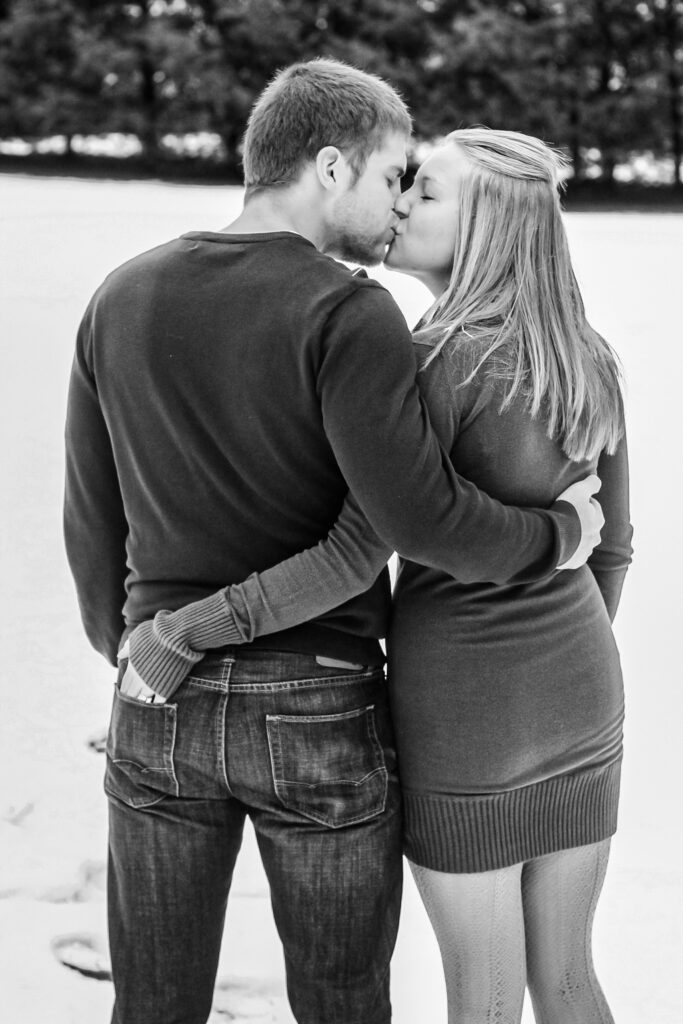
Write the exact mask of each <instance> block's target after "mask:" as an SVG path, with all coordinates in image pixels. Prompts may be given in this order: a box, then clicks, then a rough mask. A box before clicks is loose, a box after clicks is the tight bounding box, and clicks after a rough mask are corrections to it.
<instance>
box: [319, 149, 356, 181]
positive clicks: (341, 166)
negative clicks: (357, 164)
mask: <svg viewBox="0 0 683 1024" xmlns="http://www.w3.org/2000/svg"><path fill="white" fill-rule="evenodd" d="M315 169H316V173H317V175H318V181H319V182H320V184H321V185H322V186H323V188H326V189H329V190H331V189H335V188H339V186H340V185H344V184H345V183H346V179H347V177H348V163H347V161H346V157H345V156H344V154H343V153H342V152H341V150H339V149H337V147H336V146H324V147H323V149H321V150H320V151H319V153H318V155H317V157H316V159H315Z"/></svg>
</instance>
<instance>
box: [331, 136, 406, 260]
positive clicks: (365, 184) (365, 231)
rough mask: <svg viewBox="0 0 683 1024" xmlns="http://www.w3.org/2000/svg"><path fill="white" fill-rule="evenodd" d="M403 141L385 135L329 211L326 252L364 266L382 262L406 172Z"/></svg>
mask: <svg viewBox="0 0 683 1024" xmlns="http://www.w3.org/2000/svg"><path fill="white" fill-rule="evenodd" d="M407 141H408V140H407V138H406V136H405V135H403V134H400V133H396V132H392V133H390V134H388V135H386V136H385V137H384V139H383V141H382V143H381V145H380V146H379V147H378V148H377V149H375V150H373V151H372V153H371V154H370V156H369V157H368V161H367V164H366V165H365V168H364V169H363V171H362V173H361V174H360V176H359V177H358V179H357V180H356V181H355V182H354V183H353V184H352V185H350V186H349V188H348V189H347V190H346V191H345V192H344V193H343V194H342V195H341V196H339V198H338V199H337V201H336V203H335V207H334V211H333V229H334V230H335V237H334V239H333V242H332V244H330V246H329V247H328V251H330V252H333V253H334V254H335V255H336V256H339V257H341V259H345V260H350V261H352V262H355V263H361V264H364V265H366V266H375V265H376V264H378V263H381V262H382V260H383V259H384V254H385V252H386V249H387V246H388V245H389V243H390V242H391V241H392V239H393V237H394V234H393V227H394V225H395V224H396V223H397V219H398V218H397V217H396V214H395V213H394V203H395V201H396V199H397V198H398V196H399V195H400V192H401V177H402V175H403V174H404V173H405V169H406V143H407Z"/></svg>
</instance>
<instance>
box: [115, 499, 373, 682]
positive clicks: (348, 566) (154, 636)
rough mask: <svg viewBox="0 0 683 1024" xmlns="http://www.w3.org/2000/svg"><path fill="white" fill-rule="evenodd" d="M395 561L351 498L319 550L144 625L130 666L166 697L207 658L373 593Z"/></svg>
mask: <svg viewBox="0 0 683 1024" xmlns="http://www.w3.org/2000/svg"><path fill="white" fill-rule="evenodd" d="M391 554H392V551H391V549H390V548H389V547H387V545H386V544H385V542H384V541H382V540H380V538H379V537H378V536H377V534H376V533H375V532H374V530H373V529H372V527H371V526H370V524H369V523H368V521H367V519H366V518H365V515H364V514H363V512H362V511H361V509H360V507H359V505H358V504H357V503H356V501H355V500H354V498H353V497H352V496H351V495H349V496H347V498H346V501H345V502H344V504H343V506H342V509H341V512H340V514H339V518H338V519H337V521H336V523H335V524H334V526H333V527H332V529H331V530H330V532H329V534H328V535H327V537H325V538H324V539H323V540H321V541H320V542H319V543H318V544H316V546H315V547H313V548H308V549H307V550H306V551H301V552H299V553H298V554H296V555H293V556H292V557H291V558H288V559H286V560H285V561H283V562H280V563H279V564H278V565H275V566H272V567H271V568H269V569H266V570H264V571H263V572H260V573H252V575H251V576H249V577H248V578H247V579H246V580H244V582H243V583H238V584H236V585H234V586H230V587H225V588H224V589H223V590H219V591H218V592H217V593H215V594H212V595H211V596H210V597H207V598H204V599H202V600H200V601H194V602H193V603H192V604H189V605H186V606H185V607H184V608H180V609H178V610H177V611H174V612H170V611H160V612H157V614H156V615H155V617H154V619H153V620H151V621H149V622H143V623H141V624H140V625H139V626H138V627H137V628H136V629H135V630H134V631H133V632H132V633H131V635H130V638H129V640H130V659H131V663H132V665H133V667H134V668H135V670H136V672H137V673H138V674H139V675H140V676H141V677H142V679H144V681H145V682H146V683H147V685H148V686H150V687H151V688H152V689H153V690H156V692H157V693H159V694H161V695H162V696H164V697H168V696H170V694H171V693H172V692H173V690H175V689H176V687H177V686H178V685H179V684H180V683H181V682H182V680H183V679H184V678H185V676H186V675H187V674H188V672H189V671H190V669H191V668H192V665H194V664H195V663H196V662H197V661H199V660H200V659H201V658H202V657H203V656H204V652H205V651H207V650H210V649H211V648H215V647H223V646H225V645H226V644H241V643H248V642H249V641H250V640H253V639H254V638H255V637H258V636H264V635H265V634H268V633H276V632H279V631H280V630H282V629H289V628H291V627H292V626H298V625H299V624H300V623H302V622H306V621H308V620H309V619H313V618H317V617H318V616H319V615H322V614H324V613H325V612H327V611H330V610H331V609H332V608H336V607H337V606H338V605H340V604H343V603H344V602H345V601H348V600H350V599H351V598H353V597H356V596H357V595H358V594H362V593H363V592H364V591H366V590H368V589H369V587H371V586H372V584H373V583H374V582H375V580H376V579H377V577H378V576H379V574H380V572H381V571H382V569H383V568H384V566H385V565H386V563H387V561H388V560H389V558H390V556H391Z"/></svg>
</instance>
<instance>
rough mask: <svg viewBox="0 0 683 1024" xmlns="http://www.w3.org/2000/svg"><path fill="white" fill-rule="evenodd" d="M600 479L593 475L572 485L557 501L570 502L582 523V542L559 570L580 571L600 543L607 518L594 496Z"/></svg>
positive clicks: (559, 566) (598, 487)
mask: <svg viewBox="0 0 683 1024" xmlns="http://www.w3.org/2000/svg"><path fill="white" fill-rule="evenodd" d="M600 487H601V481H600V478H599V477H597V476H595V475H593V476H587V477H586V478H585V479H584V480H579V481H578V483H575V484H572V485H571V487H568V488H567V490H566V491H562V494H558V496H557V499H556V500H557V501H568V502H569V504H570V505H573V506H574V508H575V509H576V512H577V515H578V517H579V521H580V523H581V540H580V541H579V546H578V548H577V549H576V551H575V552H574V554H573V555H572V557H571V558H569V559H567V561H566V562H564V564H563V565H558V567H557V568H558V569H580V568H581V566H582V565H584V564H585V562H586V560H587V559H588V558H590V556H591V552H592V551H593V548H594V547H596V546H597V545H598V544H599V543H600V531H601V530H602V528H603V526H604V525H605V517H604V515H603V514H602V509H601V508H600V505H599V503H598V502H597V501H596V500H595V498H594V497H592V495H594V494H597V492H598V491H599V490H600Z"/></svg>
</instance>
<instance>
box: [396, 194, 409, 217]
mask: <svg viewBox="0 0 683 1024" xmlns="http://www.w3.org/2000/svg"><path fill="white" fill-rule="evenodd" d="M409 212H410V203H409V202H408V201H407V199H406V193H405V192H403V193H402V194H401V195H400V196H399V197H398V198H397V200H396V202H395V203H394V213H395V214H396V216H397V217H399V218H400V219H401V220H405V218H406V217H407V216H408V213H409Z"/></svg>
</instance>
